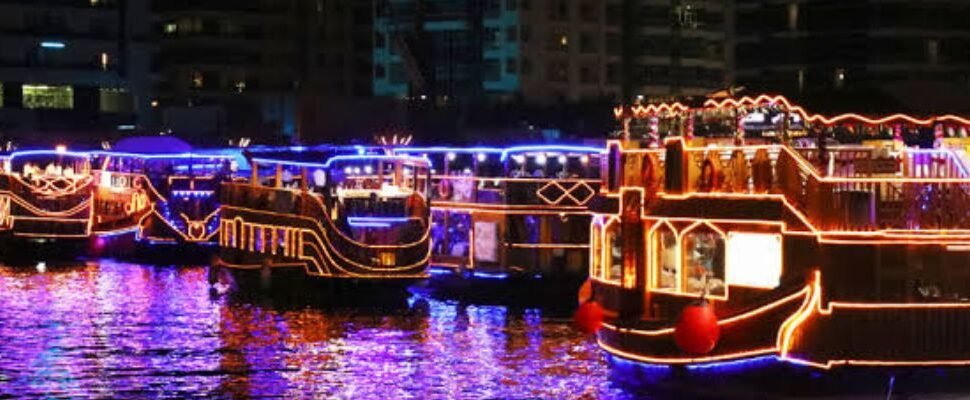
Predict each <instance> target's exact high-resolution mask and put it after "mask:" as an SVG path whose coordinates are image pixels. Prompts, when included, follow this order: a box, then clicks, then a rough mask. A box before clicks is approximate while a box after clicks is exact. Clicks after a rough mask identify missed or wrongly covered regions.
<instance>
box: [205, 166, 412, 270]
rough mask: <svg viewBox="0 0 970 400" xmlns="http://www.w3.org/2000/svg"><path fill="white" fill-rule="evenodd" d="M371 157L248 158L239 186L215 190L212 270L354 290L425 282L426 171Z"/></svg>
mask: <svg viewBox="0 0 970 400" xmlns="http://www.w3.org/2000/svg"><path fill="white" fill-rule="evenodd" d="M375 153H376V154H375ZM380 153H381V152H380V151H377V152H372V151H370V150H368V149H364V148H330V149H327V148H313V149H305V148H300V149H298V151H283V152H281V151H276V152H251V153H248V156H249V161H250V166H251V168H252V173H251V177H250V179H249V181H248V182H233V183H226V184H224V185H223V192H222V197H221V200H222V221H221V226H220V230H221V232H222V234H221V235H220V244H221V253H220V254H221V263H220V264H221V265H223V266H225V267H228V268H230V269H234V270H258V271H261V273H262V274H264V275H267V274H272V273H275V272H273V271H277V270H290V271H294V270H295V271H298V272H299V273H300V275H303V276H310V277H319V278H330V279H339V280H343V281H346V280H356V281H357V282H362V281H372V282H373V281H385V282H388V283H391V284H397V283H406V282H410V281H411V280H414V279H421V278H425V277H426V276H427V267H428V261H429V258H430V249H431V244H430V226H429V224H428V218H429V214H430V211H429V206H428V199H427V192H428V187H429V179H430V177H429V169H430V166H429V163H428V161H427V160H426V159H423V158H416V157H409V156H392V155H385V154H380Z"/></svg>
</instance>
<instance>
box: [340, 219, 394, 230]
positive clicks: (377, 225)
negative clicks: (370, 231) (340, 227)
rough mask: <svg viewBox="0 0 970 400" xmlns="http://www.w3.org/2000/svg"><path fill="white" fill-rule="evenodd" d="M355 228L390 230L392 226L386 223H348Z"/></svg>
mask: <svg viewBox="0 0 970 400" xmlns="http://www.w3.org/2000/svg"><path fill="white" fill-rule="evenodd" d="M347 223H348V224H350V226H352V227H354V228H390V227H391V224H388V223H385V222H349V221H348V222H347Z"/></svg>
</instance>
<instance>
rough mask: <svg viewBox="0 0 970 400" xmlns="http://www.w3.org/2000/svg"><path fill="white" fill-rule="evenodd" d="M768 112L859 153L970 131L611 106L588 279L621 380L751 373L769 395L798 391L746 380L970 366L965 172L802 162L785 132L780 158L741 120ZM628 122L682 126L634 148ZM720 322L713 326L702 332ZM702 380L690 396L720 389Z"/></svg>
mask: <svg viewBox="0 0 970 400" xmlns="http://www.w3.org/2000/svg"><path fill="white" fill-rule="evenodd" d="M762 107H779V110H780V111H781V112H782V113H798V114H799V115H800V120H802V121H805V124H806V126H805V128H806V129H807V130H808V131H809V132H837V131H846V130H848V131H852V132H854V133H855V134H857V135H859V136H860V137H859V138H857V139H858V140H859V141H861V140H862V139H863V138H865V139H867V140H868V139H869V138H872V137H878V136H880V132H882V134H881V136H882V137H883V138H886V139H887V141H888V143H892V142H893V140H892V139H893V138H894V137H895V138H896V139H900V138H899V137H898V135H894V134H893V133H894V132H897V133H898V132H914V133H918V132H920V131H922V132H923V133H926V131H930V132H933V131H937V132H939V131H940V130H943V131H948V130H952V131H956V132H959V131H965V130H966V129H967V128H968V127H970V121H968V120H967V119H964V118H959V117H955V116H941V117H934V118H929V119H920V118H914V117H909V116H905V115H894V116H890V117H887V118H880V119H870V118H865V117H862V116H858V115H854V114H849V115H844V116H837V117H826V116H821V115H811V114H807V113H805V112H804V110H801V109H800V108H797V107H795V106H791V105H790V104H788V103H787V101H784V99H782V98H775V97H768V96H763V97H758V98H745V99H740V100H733V99H728V100H723V101H715V100H709V101H708V102H706V103H705V104H703V105H701V106H697V107H689V106H684V105H682V104H679V105H678V104H663V105H650V106H638V107H635V108H634V109H631V108H620V109H617V117H618V118H620V119H621V120H623V121H624V125H625V126H626V128H625V129H624V131H623V132H622V136H621V137H620V138H619V139H618V140H612V141H610V142H609V143H608V149H609V158H608V161H607V164H608V168H607V171H606V172H607V173H606V174H605V175H606V183H605V184H604V185H605V187H604V190H603V192H602V194H601V195H600V196H599V197H598V198H597V199H596V200H595V201H593V202H592V206H591V208H592V209H593V211H594V212H595V216H594V218H593V224H592V241H591V243H592V250H591V251H592V262H591V264H590V277H591V282H592V293H593V298H594V299H595V300H596V301H597V302H598V303H599V304H601V305H602V306H603V308H604V309H605V312H606V314H607V316H608V317H609V318H608V322H606V323H604V324H603V325H602V327H601V329H600V330H599V332H598V337H597V340H598V343H599V345H600V346H601V347H602V348H603V349H604V350H605V351H606V352H608V353H609V354H610V355H611V359H612V360H613V361H614V365H615V366H617V367H618V368H621V369H622V368H623V367H625V366H630V365H633V366H636V367H637V369H639V370H640V371H641V373H642V371H653V372H652V373H651V374H652V375H653V376H654V378H657V377H659V378H657V381H659V382H671V381H677V380H682V379H684V378H685V377H691V376H696V377H700V376H708V377H709V376H710V374H720V373H724V374H734V375H737V376H752V375H751V374H753V375H756V376H760V377H762V381H759V383H758V385H762V386H759V388H764V387H766V386H771V385H777V384H780V385H785V384H788V382H787V381H769V380H765V379H764V378H763V376H762V375H758V373H760V372H753V371H752V370H753V369H757V368H762V367H765V366H766V365H770V366H771V367H772V368H775V367H777V368H780V369H785V370H786V371H796V372H798V371H805V372H804V373H805V375H806V376H810V377H811V376H814V377H818V376H821V375H819V372H820V371H824V372H826V374H823V375H829V374H836V373H838V374H841V373H848V372H847V371H860V370H862V371H880V373H883V372H885V373H894V372H892V371H898V370H899V369H905V370H910V371H912V370H921V369H922V368H926V367H941V368H944V369H946V368H947V367H965V366H970V340H968V339H967V338H970V335H968V333H970V274H968V271H967V268H966V267H967V265H968V261H970V234H968V233H970V209H968V204H970V174H968V169H967V166H966V162H965V160H964V159H963V158H962V157H961V156H960V154H959V152H958V151H954V150H952V149H947V148H945V147H940V148H935V149H933V148H931V149H914V148H907V147H898V148H896V149H892V148H891V147H892V146H891V145H890V146H889V147H890V148H887V147H886V146H884V145H885V143H887V141H883V142H882V143H877V144H878V146H870V147H866V146H862V145H855V146H833V147H827V145H825V144H824V143H826V141H824V140H822V141H820V142H815V143H814V144H812V145H811V146H812V147H801V148H800V147H795V144H796V142H797V140H785V139H784V138H785V136H786V133H785V132H778V133H779V135H778V136H773V137H774V138H775V139H776V140H777V141H781V142H787V143H788V144H785V143H777V142H775V143H770V142H771V141H770V140H768V139H765V140H761V141H760V142H756V143H750V142H746V140H745V138H746V132H745V128H746V126H747V125H746V124H744V123H740V124H736V125H734V124H733V122H732V121H738V120H743V118H737V115H738V114H742V115H743V114H744V113H746V112H750V111H751V110H752V109H758V108H762ZM648 108H649V109H648ZM703 113H720V114H721V115H724V116H727V122H725V121H724V120H709V121H702V120H701V119H700V117H698V116H699V115H701V114H703ZM688 118H694V119H695V121H694V122H693V123H687V122H686V121H684V120H685V119H688ZM634 119H646V120H648V121H649V120H653V121H655V122H660V125H661V126H667V127H673V128H672V129H670V130H663V129H660V130H659V134H650V132H651V131H650V129H647V130H645V132H647V133H648V134H647V135H640V136H638V135H637V133H636V132H632V131H631V130H630V126H635V125H636V124H635V123H634V121H633V120H634ZM640 122H642V121H640ZM651 124H652V123H648V124H647V126H649V125H651ZM702 124H718V125H719V126H721V127H723V126H734V127H735V129H737V131H735V132H733V133H732V134H729V135H727V136H728V138H729V139H728V143H727V144H725V143H724V141H723V140H718V139H717V138H706V137H700V136H696V137H691V136H692V135H691V133H692V132H690V130H688V129H686V128H687V127H690V126H691V125H693V126H694V127H699V126H700V125H702ZM782 129H784V128H782ZM696 131H697V129H696V128H695V132H696ZM664 136H666V137H664ZM809 136H811V134H809ZM763 139H764V138H763ZM931 142H932V141H931ZM819 143H822V144H821V145H819ZM657 144H659V146H658V145H657ZM937 144H939V143H937ZM651 145H653V146H651ZM705 294H706V303H698V299H699V298H700V297H701V296H702V295H705ZM711 311H713V315H714V316H715V317H716V322H715V323H711V320H710V319H708V320H706V322H705V320H703V319H699V318H695V317H696V315H698V313H700V314H701V315H708V316H709V315H710V312H711ZM698 338H700V339H701V340H698ZM886 371H890V372H886ZM923 371H927V370H925V369H923ZM939 371H941V370H939V369H932V372H931V373H930V375H933V374H936V373H938V372H939ZM947 371H950V370H947ZM947 371H944V372H946V373H949V372H947ZM793 373H794V372H793ZM798 373H799V374H800V373H801V372H798ZM914 373H917V374H919V373H921V372H919V371H916V372H914ZM940 373H943V372H940ZM719 376H720V375H719ZM798 376H803V375H798ZM888 376H889V375H886V377H887V378H888ZM877 381H878V380H877ZM705 382H706V383H709V384H710V385H711V386H704V385H701V386H695V387H694V389H698V390H712V387H714V386H717V385H720V384H721V383H723V382H721V380H719V379H711V380H708V381H705ZM819 382H820V381H816V385H815V386H816V387H815V388H813V390H815V389H819V390H822V389H824V386H825V385H818V383H819ZM886 382H887V380H881V381H878V385H879V386H878V387H879V388H881V389H883V390H884V389H885V384H886ZM655 383H656V382H655ZM856 383H858V384H861V381H860V382H856ZM843 389H844V387H843Z"/></svg>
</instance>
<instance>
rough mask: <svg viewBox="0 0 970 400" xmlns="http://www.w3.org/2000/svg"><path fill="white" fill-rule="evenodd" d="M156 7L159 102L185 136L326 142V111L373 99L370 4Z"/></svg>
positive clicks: (213, 2)
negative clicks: (350, 101)
mask: <svg viewBox="0 0 970 400" xmlns="http://www.w3.org/2000/svg"><path fill="white" fill-rule="evenodd" d="M154 11H155V14H156V18H157V19H158V21H159V24H160V26H161V40H160V41H159V66H158V69H159V75H160V78H161V79H160V81H161V86H160V87H159V102H160V107H161V109H162V115H163V124H164V127H165V128H166V129H171V130H172V131H173V132H175V133H176V134H179V135H182V136H190V137H196V138H198V139H196V141H199V140H214V139H216V138H219V139H226V138H238V137H251V138H258V139H259V140H261V141H283V142H285V141H296V140H298V139H299V137H300V136H301V135H308V136H309V137H319V136H320V135H319V134H316V133H318V132H315V131H317V130H320V129H324V128H326V126H325V125H326V123H325V121H327V119H325V118H322V117H321V115H326V114H325V113H321V110H324V109H327V108H328V105H333V104H340V103H341V101H342V99H345V98H347V97H359V96H369V95H370V92H371V89H370V83H371V82H370V76H371V73H370V68H371V62H370V48H371V44H370V38H371V27H370V21H371V16H372V7H371V5H370V1H369V0H368V1H359V0H356V1H347V0H156V1H155V4H154ZM357 49H360V50H357ZM335 99H341V100H340V101H338V100H335ZM304 131H305V132H304ZM324 137H326V135H324Z"/></svg>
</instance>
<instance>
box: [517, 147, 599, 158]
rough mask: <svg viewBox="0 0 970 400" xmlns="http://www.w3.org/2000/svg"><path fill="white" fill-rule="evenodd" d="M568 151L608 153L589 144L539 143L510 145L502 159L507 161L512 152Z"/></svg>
mask: <svg viewBox="0 0 970 400" xmlns="http://www.w3.org/2000/svg"><path fill="white" fill-rule="evenodd" d="M543 151H549V152H566V153H596V154H606V149H604V148H600V147H589V146H565V145H538V146H515V147H509V148H507V149H505V151H503V152H502V158H501V159H502V161H505V159H507V158H508V157H509V154H512V153H533V152H543Z"/></svg>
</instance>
